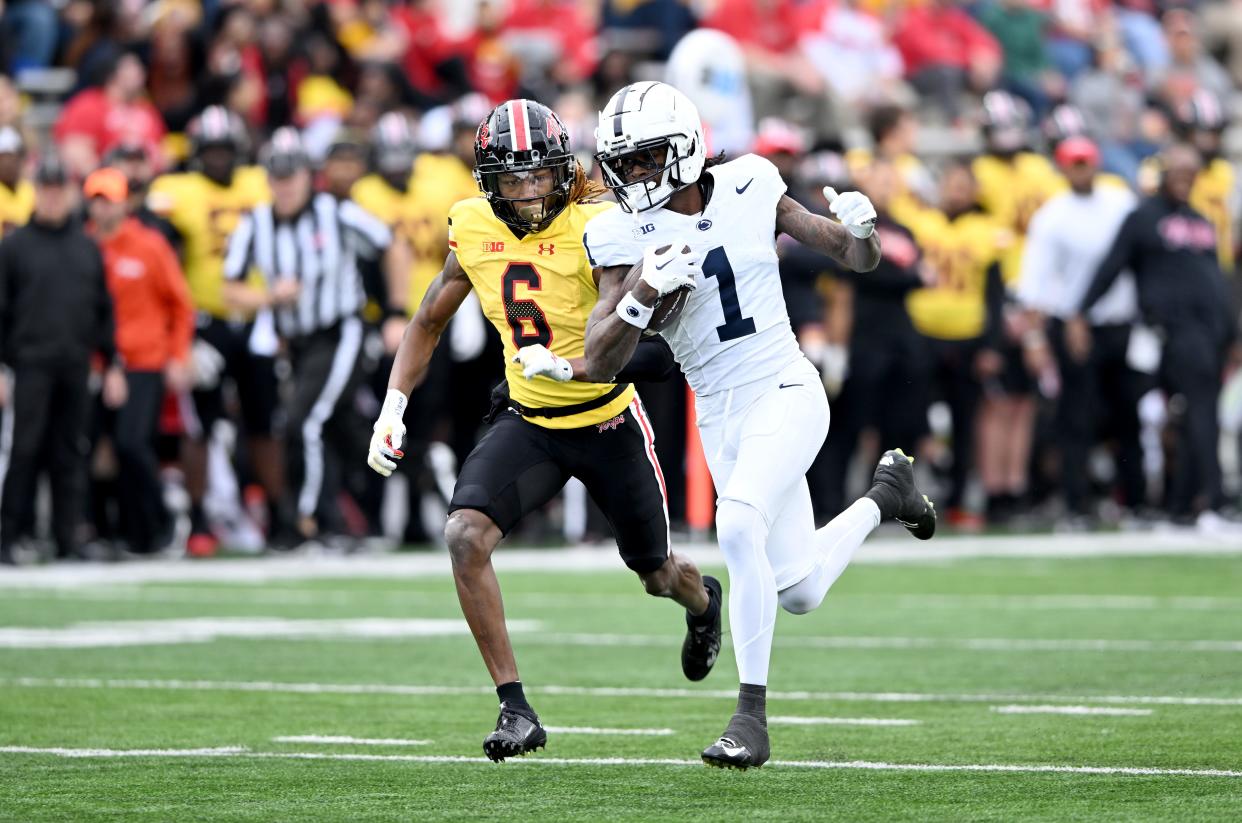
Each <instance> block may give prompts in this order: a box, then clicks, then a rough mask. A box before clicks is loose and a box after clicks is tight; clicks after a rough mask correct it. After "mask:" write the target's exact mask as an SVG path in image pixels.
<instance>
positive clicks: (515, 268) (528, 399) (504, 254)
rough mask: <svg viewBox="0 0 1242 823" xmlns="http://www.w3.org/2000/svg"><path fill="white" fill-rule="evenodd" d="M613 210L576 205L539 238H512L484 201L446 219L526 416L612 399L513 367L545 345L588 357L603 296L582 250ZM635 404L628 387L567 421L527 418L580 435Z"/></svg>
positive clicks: (458, 208) (598, 388) (603, 389)
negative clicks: (591, 229) (591, 228)
mask: <svg viewBox="0 0 1242 823" xmlns="http://www.w3.org/2000/svg"><path fill="white" fill-rule="evenodd" d="M611 208H615V206H614V205H613V204H612V203H573V204H570V205H569V206H568V207H567V208H566V209H565V211H563V212H561V214H560V215H559V216H558V217H557V218H556V219H555V220H554V221H552V225H550V226H549V227H548V228H546V229H545V230H543V231H541V232H540V233H538V234H528V235H526V237H524V238H522V239H520V240H519V239H518V238H517V237H515V236H514V234H513V232H512V231H511V230H510V229H509V227H508V226H506V225H505V224H504V223H502V222H500V221H499V220H497V219H496V216H495V215H494V214H492V209H491V206H489V205H488V204H487V201H486V200H485V199H484V198H482V197H472V198H470V199H468V200H462V201H461V202H459V203H457V204H456V205H454V206H453V208H452V209H451V210H450V212H449V246H450V247H451V248H452V249H453V251H454V252H455V253H456V254H457V261H458V262H459V263H460V264H461V267H462V268H463V269H464V270H465V272H466V274H467V275H468V276H469V277H470V283H471V284H472V285H473V286H474V290H475V293H476V294H478V296H479V302H480V303H481V304H482V305H483V313H484V314H485V315H487V319H488V320H490V321H491V323H492V325H493V326H495V327H496V330H497V331H498V332H500V339H501V340H502V341H504V347H505V376H506V377H507V378H508V380H509V394H510V396H511V397H512V398H513V399H514V400H516V401H517V402H518V403H520V404H522V405H523V406H527V407H529V408H552V407H563V406H574V405H577V404H579V403H587V402H589V401H591V400H595V399H596V398H598V397H601V396H602V395H605V394H607V393H608V392H610V391H612V389H613V385H612V384H611V383H581V382H578V381H570V382H568V383H558V382H556V381H554V380H549V379H547V378H545V377H536V378H535V379H534V380H527V379H526V378H525V377H524V376H523V375H522V367H521V366H519V365H518V364H516V363H514V362H513V357H514V355H516V354H517V351H518V349H519V348H522V347H524V346H530V345H534V344H536V343H542V344H543V345H545V346H547V347H548V348H549V349H551V350H552V352H553V353H555V354H558V355H560V356H561V357H564V358H566V359H573V358H578V357H582V356H583V355H584V354H585V342H586V325H587V318H588V317H589V316H590V314H591V309H593V308H594V307H595V303H596V300H597V299H598V298H599V289H598V287H597V286H596V284H595V278H594V277H593V276H592V274H591V264H590V262H589V261H588V259H587V253H586V249H584V248H583V246H582V233H583V231H584V229H585V228H586V224H587V221H588V220H590V219H591V218H592V217H594V216H595V215H596V214H599V213H600V212H601V211H604V210H606V209H611ZM633 399H634V389H633V387H630V388H628V389H626V390H625V391H624V392H622V393H621V394H620V395H619V396H618V397H616V398H615V399H613V400H612V401H610V402H608V403H606V404H605V405H603V406H601V407H599V408H598V409H593V410H591V411H586V412H582V413H581V414H574V415H569V416H567V417H528V418H526V419H527V420H528V421H530V422H531V423H534V424H536V425H539V426H543V427H545V428H549V429H576V428H581V427H583V426H592V425H596V424H598V423H603V422H606V421H608V420H611V419H613V418H614V417H616V416H617V415H619V414H620V413H621V412H622V411H624V410H625V407H626V406H628V405H629V404H630V402H631V401H632V400H633Z"/></svg>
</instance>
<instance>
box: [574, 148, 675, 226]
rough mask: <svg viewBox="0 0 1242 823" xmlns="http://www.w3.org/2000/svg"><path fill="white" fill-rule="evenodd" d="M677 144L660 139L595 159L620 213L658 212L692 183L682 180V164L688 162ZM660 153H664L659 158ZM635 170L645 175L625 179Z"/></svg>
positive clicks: (601, 155)
mask: <svg viewBox="0 0 1242 823" xmlns="http://www.w3.org/2000/svg"><path fill="white" fill-rule="evenodd" d="M679 142H682V141H680V140H675V139H672V138H669V137H659V138H656V139H654V140H648V141H644V142H643V143H639V144H638V145H637V146H636V147H635V148H634V149H632V150H630V151H622V152H619V153H613V152H606V151H605V152H600V153H598V154H596V155H595V160H596V162H598V163H599V164H600V169H601V171H602V172H603V176H604V185H605V186H607V187H608V188H609V189H610V190H611V191H612V193H613V195H615V196H616V198H617V203H618V204H619V205H620V206H621V208H622V209H624V210H625V211H627V212H629V213H631V214H636V213H639V212H644V211H650V210H651V209H656V208H659V207H660V206H662V205H664V204H665V203H667V202H668V201H669V199H670V198H671V197H672V196H673V195H674V194H676V193H677V192H678V191H679V190H680V189H683V188H685V187H686V186H688V185H690V184H691V183H693V182H694V180H687V179H684V171H685V168H684V166H683V161H685V160H686V159H688V158H687V157H686V156H685V155H684V154H683V153H682V152H681V151H680V150H679V146H678V143H679ZM661 149H663V150H664V156H663V157H662V158H661V156H660V150H661ZM634 166H637V167H638V168H640V169H641V170H643V171H646V172H647V174H645V175H643V176H642V177H639V178H637V179H627V178H628V176H629V171H630V169H631V168H632V167H634Z"/></svg>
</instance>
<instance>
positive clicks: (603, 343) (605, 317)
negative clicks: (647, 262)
mask: <svg viewBox="0 0 1242 823" xmlns="http://www.w3.org/2000/svg"><path fill="white" fill-rule="evenodd" d="M641 270H642V264H641V263H640V264H638V265H637V266H634V267H632V268H631V267H630V266H608V267H606V268H597V269H596V270H595V276H596V279H597V280H598V282H599V301H598V302H596V304H595V308H594V309H592V310H591V317H590V319H588V320H587V330H586V373H587V376H588V379H589V380H591V381H592V382H595V383H611V382H612V380H613V378H614V377H616V375H617V372H619V371H621V369H622V368H624V367H625V365H626V364H627V363H629V362H630V357H632V356H633V354H634V349H635V348H637V347H638V341H639V338H640V337H641V336H642V330H641V329H639V328H638V327H637V326H632V325H630V324H629V323H626V322H625V321H624V320H622V319H621V318H620V317H618V316H617V304H618V303H620V302H621V298H623V297H624V296H625V294H626V292H627V291H631V289H627V288H626V286H627V285H632V287H633V288H632V291H633V292H634V297H635V298H637V300H638V302H640V303H642V304H643V305H644V306H652V305H655V302H656V298H657V297H659V295H658V294H656V291H655V289H653V288H651V287H650V286H648V285H647V284H646V283H644V282H642V280H640V279H638V276H637V275H636V274H635V271H638V272H641ZM631 275H634V276H633V277H631Z"/></svg>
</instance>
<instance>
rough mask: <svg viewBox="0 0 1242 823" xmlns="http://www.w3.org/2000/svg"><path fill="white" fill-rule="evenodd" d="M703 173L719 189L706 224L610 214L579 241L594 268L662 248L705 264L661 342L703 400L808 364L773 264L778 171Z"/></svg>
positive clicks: (757, 161)
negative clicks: (683, 248)
mask: <svg viewBox="0 0 1242 823" xmlns="http://www.w3.org/2000/svg"><path fill="white" fill-rule="evenodd" d="M704 173H705V174H707V173H710V174H711V175H712V178H713V180H714V181H715V187H714V188H713V190H712V196H711V200H710V201H708V203H707V208H706V209H704V210H703V212H702V213H701V214H695V215H685V214H678V213H677V212H674V211H669V210H668V209H666V208H660V209H653V210H651V211H646V212H641V213H639V214H628V213H627V212H624V211H622V210H621V209H610V210H609V211H606V212H603V213H601V214H599V215H596V216H595V217H593V218H591V220H590V221H589V222H588V223H587V226H586V233H585V234H584V236H583V243H584V245H585V246H586V249H587V254H588V255H589V256H590V258H591V265H593V266H603V267H608V266H632V265H634V264H636V263H639V262H641V261H642V259H643V250H644V249H646V248H648V247H649V246H663V245H666V244H684V245H688V246H689V247H690V248H691V249H692V250H693V251H694V252H696V253H698V254H702V255H703V258H702V259H703V264H702V271H701V273H700V274H698V275H696V276H695V279H696V283H695V289H694V291H693V292H692V293H691V295H690V299H689V301H688V302H687V304H686V307H685V309H684V310H683V311H682V313H681V315H680V316H679V317H678V318H677V320H676V321H674V322H673V323H672V325H670V326H669V327H668V328H666V329H665V330H664V331H662V332H661V334H662V335H664V338H665V339H666V340H667V341H668V343H669V346H670V347H671V348H672V350H673V356H674V357H675V358H677V362H678V364H680V366H681V369H682V371H684V372H685V373H686V379H687V380H688V381H689V383H690V388H692V389H694V392H695V394H697V395H701V396H702V395H710V394H715V393H716V392H720V391H724V390H726V389H731V388H735V387H737V386H741V385H744V384H746V383H752V382H754V381H756V380H762V379H763V378H765V377H769V376H771V375H774V374H776V373H778V372H780V371H781V369H783V368H785V367H786V366H788V365H789V364H790V363H792V362H794V361H795V360H797V359H798V358H799V357H801V356H802V352H801V350H800V349H799V348H798V340H797V338H796V337H794V333H793V329H792V328H791V327H790V325H789V313H788V312H787V311H786V310H785V297H784V295H783V294H782V292H781V278H780V271H779V265H778V262H777V258H776V204H777V202H778V201H779V200H780V199H781V196H782V195H783V194H784V193H785V183H784V181H782V180H781V176H780V174H779V172H777V170H776V166H773V165H772V164H771V163H770V162H769V161H768V160H766V159H764V158H762V157H759V156H758V155H754V154H747V155H744V156H742V157H739V158H737V159H736V160H730V161H729V162H727V163H723V164H721V165H719V166H713V167H712V168H711V169H709V170H708V171H707V172H704Z"/></svg>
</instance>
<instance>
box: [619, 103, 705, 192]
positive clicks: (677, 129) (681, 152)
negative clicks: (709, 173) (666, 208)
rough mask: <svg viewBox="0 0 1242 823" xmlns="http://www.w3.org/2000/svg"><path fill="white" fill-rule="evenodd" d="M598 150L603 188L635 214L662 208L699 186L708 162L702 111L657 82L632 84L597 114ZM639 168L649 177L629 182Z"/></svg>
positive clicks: (644, 176) (645, 176)
mask: <svg viewBox="0 0 1242 823" xmlns="http://www.w3.org/2000/svg"><path fill="white" fill-rule="evenodd" d="M595 148H596V154H595V160H596V161H597V162H598V163H599V164H600V167H601V168H602V170H603V174H604V185H606V186H608V188H609V189H611V190H612V193H613V194H614V195H616V197H617V203H619V204H620V205H621V208H623V209H625V210H626V211H627V212H630V213H631V214H636V213H638V212H644V211H649V210H651V209H655V208H659V207H660V206H662V205H664V203H666V202H668V199H669V198H670V197H672V196H673V194H674V193H675V192H676V191H677V190H678V189H683V188H685V187H686V186H689V185H691V184H693V183H696V182H698V179H699V175H700V174H702V173H703V164H704V163H705V162H706V160H707V148H706V146H705V145H704V144H703V124H702V122H701V121H700V120H699V110H698V109H696V108H695V106H694V104H693V103H691V102H690V98H688V97H686V96H685V95H684V94H682V93H681V92H679V91H678V90H677V89H675V88H673V87H672V86H670V85H668V84H667V83H659V82H655V81H644V82H642V83H631V84H630V85H628V86H626V87H625V88H623V89H621V90H620V91H619V92H617V93H616V94H614V95H613V96H612V99H611V100H609V101H608V104H607V105H606V106H604V110H603V111H601V112H600V113H599V127H598V128H596V129H595ZM661 150H663V151H661ZM635 168H637V170H639V171H641V172H646V174H644V175H643V176H641V177H637V178H635V179H630V173H631V171H632V170H633V169H635Z"/></svg>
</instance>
